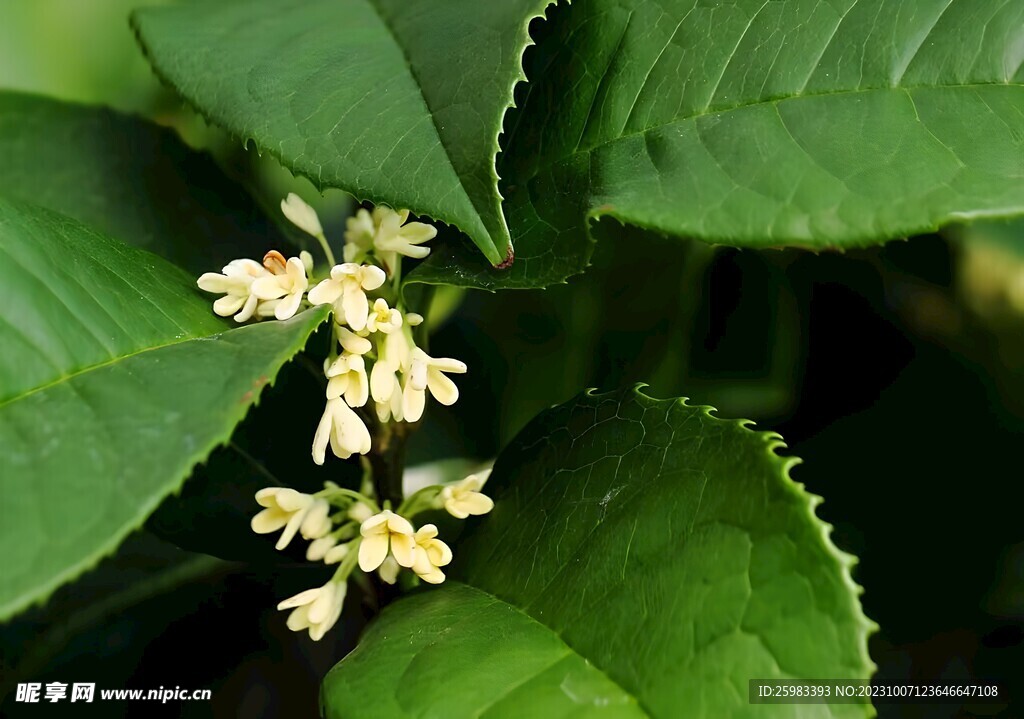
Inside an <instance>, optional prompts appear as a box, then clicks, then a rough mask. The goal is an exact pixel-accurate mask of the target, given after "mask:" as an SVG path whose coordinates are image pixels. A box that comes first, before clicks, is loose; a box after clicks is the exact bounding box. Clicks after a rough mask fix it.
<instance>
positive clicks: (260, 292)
mask: <svg viewBox="0 0 1024 719" xmlns="http://www.w3.org/2000/svg"><path fill="white" fill-rule="evenodd" d="M281 211H282V213H283V214H284V215H285V217H287V218H288V219H289V220H290V221H291V222H292V223H293V224H294V225H295V226H296V227H298V228H299V229H300V230H302V231H303V232H306V233H308V234H309V235H311V236H313V237H314V238H316V239H317V240H318V241H319V242H320V244H321V247H322V248H323V250H324V254H325V255H326V256H327V259H328V262H329V263H330V264H331V265H332V267H331V270H330V276H329V277H326V278H324V279H322V280H321V281H320V282H317V283H316V284H315V285H313V282H311V280H310V275H311V274H312V272H313V261H312V257H311V256H310V255H309V253H308V252H302V253H300V255H299V256H298V257H291V258H288V259H287V260H286V259H285V258H284V256H283V255H281V253H280V252H278V251H276V250H272V251H270V252H268V253H267V254H266V256H264V258H263V263H262V264H260V263H258V262H256V261H254V260H247V259H241V260H234V261H232V262H231V263H229V264H228V265H227V266H226V267H225V268H224V269H223V272H222V274H216V273H212V272H208V273H206V274H204V275H203V276H202V277H200V278H199V282H198V284H199V287H200V288H201V289H203V290H206V291H207V292H215V293H218V294H222V295H224V296H223V297H221V298H219V299H218V300H217V301H216V302H214V304H213V309H214V311H215V312H216V313H217V314H219V315H221V316H224V317H226V316H229V315H234V318H235V320H236V321H237V322H247V321H249V320H250V319H257V320H258V319H262V318H266V317H270V316H273V317H276V318H277V319H279V320H285V319H288V318H290V317H292V316H293V315H294V314H295V313H296V312H298V310H299V309H300V308H301V307H302V306H303V303H304V302H305V303H308V304H309V305H330V307H331V309H332V316H333V322H332V332H333V337H334V339H333V341H332V343H331V352H330V356H329V357H328V358H327V360H326V361H325V362H324V374H325V375H326V378H327V393H326V394H327V397H326V399H327V402H326V406H325V408H324V411H323V415H322V416H321V418H320V422H319V424H318V426H317V428H316V433H315V435H314V437H313V448H312V454H313V461H314V462H316V463H317V464H323V463H324V460H325V457H326V453H327V448H328V447H330V448H331V451H332V452H333V453H334V454H335V455H336V456H337V457H340V458H341V459H348V458H349V457H351V456H353V455H364V454H366V453H367V452H369V451H370V448H371V444H372V441H371V438H370V430H369V428H368V427H367V425H366V422H365V417H363V416H360V414H359V413H358V412H357V410H359V409H360V408H362V407H365V406H367V405H368V404H369V402H370V400H372V401H373V410H374V415H375V416H376V419H377V420H378V421H379V422H381V423H385V422H417V421H419V419H420V418H421V417H422V416H423V410H424V407H425V405H426V398H427V394H428V393H429V394H430V395H431V396H433V397H434V399H436V400H437V401H438V402H440V403H441V404H444V405H451V404H454V403H455V402H456V400H458V398H459V389H458V387H457V386H456V385H455V383H454V382H453V381H452V380H451V378H450V377H448V376H447V375H448V374H462V373H465V372H466V365H465V363H463V362H460V361H459V360H454V359H448V358H436V357H431V356H430V355H428V354H427V353H426V352H424V351H423V349H422V348H420V347H418V346H417V345H416V342H415V340H414V338H413V328H415V327H416V326H418V325H419V324H421V323H422V322H423V317H422V316H421V315H419V314H417V313H415V312H409V311H406V309H405V307H404V306H403V304H402V301H401V292H400V286H399V283H400V281H401V264H400V261H401V257H403V256H404V257H412V258H416V259H422V258H424V257H426V256H427V255H428V254H430V249H429V248H427V247H424V246H423V245H424V243H426V242H428V241H429V240H431V239H433V238H434V236H435V235H436V234H437V230H436V229H435V228H433V227H431V226H430V225H427V224H424V223H422V222H409V221H408V219H409V211H408V210H402V211H401V212H396V211H394V210H391V209H389V208H387V207H378V208H376V209H375V210H373V212H372V213H371V212H369V211H367V210H365V209H360V210H359V211H358V212H357V213H356V215H355V217H352V218H350V219H349V220H348V225H347V230H346V232H345V251H344V259H345V262H343V263H341V264H335V263H334V256H333V254H332V252H331V249H330V246H329V245H328V244H327V239H326V237H325V236H324V230H323V226H322V225H321V223H320V218H319V217H318V216H317V214H316V211H315V210H314V209H313V208H312V207H310V206H309V205H307V204H306V203H305V202H303V201H302V199H300V198H299V197H298V196H297V195H295V194H294V193H292V194H290V195H288V197H287V198H286V199H285V200H283V201H282V202H281ZM389 278H390V282H389V281H388V280H389ZM311 285H313V286H312V287H311ZM371 419H372V418H371Z"/></svg>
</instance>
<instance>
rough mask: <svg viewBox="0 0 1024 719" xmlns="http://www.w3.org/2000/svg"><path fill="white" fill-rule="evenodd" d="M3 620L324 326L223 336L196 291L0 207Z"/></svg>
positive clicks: (140, 506) (196, 456)
mask: <svg viewBox="0 0 1024 719" xmlns="http://www.w3.org/2000/svg"><path fill="white" fill-rule="evenodd" d="M0 255H2V256H3V258H4V261H3V262H2V263H0V288H2V291H0V294H2V299H3V302H2V303H0V326H2V327H3V332H4V343H3V348H2V350H0V493H2V495H3V498H4V501H3V503H2V508H3V509H2V512H3V514H2V521H0V551H2V553H3V555H4V557H5V558H6V559H5V567H4V573H3V579H2V582H0V618H3V617H7V616H10V615H11V614H12V613H14V612H16V611H18V610H19V609H21V608H24V607H26V606H27V605H29V604H30V603H32V602H35V601H39V600H42V599H43V598H45V597H46V596H47V595H48V594H49V593H50V592H52V591H53V589H54V588H56V587H57V586H59V585H60V584H62V583H63V582H66V581H68V580H70V579H73V578H74V577H75V576H77V575H78V574H80V573H81V572H82V571H84V570H86V569H88V568H89V567H91V566H93V565H94V564H95V563H96V562H97V561H98V560H99V559H100V558H101V557H102V556H104V555H105V554H108V553H110V552H111V551H112V550H113V549H114V548H115V547H116V546H117V544H118V543H119V542H120V541H121V540H122V539H123V538H124V537H125V536H126V535H127V534H128V533H129V532H130V531H131V530H133V529H134V528H136V527H138V526H139V525H140V524H141V523H142V522H143V520H145V518H146V517H147V516H148V515H149V513H150V512H152V511H153V509H155V508H156V506H157V504H159V502H160V501H161V500H162V499H163V498H164V497H165V496H166V495H167V494H169V493H171V492H174V491H176V490H177V489H178V488H179V487H180V486H181V482H182V480H183V479H184V478H185V477H186V476H187V475H188V473H189V471H190V470H191V468H192V466H193V465H194V464H195V463H196V462H199V461H201V460H202V459H203V458H205V457H206V455H207V454H208V453H209V452H210V450H212V449H213V448H214V447H215V446H217V445H218V444H222V443H224V442H226V441H227V440H228V438H229V437H230V435H231V431H232V428H233V427H234V426H235V424H236V423H237V422H238V421H239V420H241V418H242V417H243V416H244V415H245V413H246V412H247V411H248V410H249V408H250V407H251V406H252V405H253V403H254V402H255V401H256V398H257V397H258V395H259V393H260V390H261V389H262V388H263V386H264V385H266V384H268V383H270V382H271V381H272V380H273V379H274V376H275V375H276V373H277V371H278V369H279V368H280V367H281V365H283V364H284V363H285V362H287V361H288V360H289V359H290V358H291V357H292V356H293V355H294V354H295V353H296V352H298V351H299V350H300V349H301V348H302V346H303V345H304V344H305V342H306V338H307V337H308V336H309V335H310V333H311V332H313V330H314V329H315V328H316V327H317V325H319V324H320V322H322V321H323V319H324V316H325V313H324V311H323V310H322V309H316V310H312V311H308V312H304V313H302V314H301V315H299V316H297V317H295V318H293V319H291V320H289V321H287V322H266V323H262V324H257V325H253V326H246V327H240V328H232V325H231V324H230V323H228V322H226V321H224V320H221V319H220V318H218V317H216V316H215V315H214V314H213V312H212V310H211V308H210V298H208V297H205V296H202V293H200V292H199V291H198V290H197V289H196V288H195V279H194V278H193V277H192V276H190V275H188V274H186V273H185V272H183V271H181V270H179V269H178V268H176V267H174V266H173V265H171V264H169V263H167V262H165V261H163V260H161V259H160V258H158V257H156V256H154V255H151V254H149V253H148V252H144V251H141V250H138V249H135V248H132V247H128V246H126V245H123V244H121V243H120V242H117V241H114V240H111V239H110V238H108V237H106V236H105V235H103V234H100V233H98V232H96V231H93V230H91V229H89V228H88V227H86V226H84V225H82V224H80V223H78V222H77V221H75V220H72V219H71V218H68V217H67V216H64V215H60V214H57V213H55V212H52V211H50V210H46V209H43V208H39V207H36V206H32V205H28V204H24V203H21V202H19V201H12V200H6V199H0Z"/></svg>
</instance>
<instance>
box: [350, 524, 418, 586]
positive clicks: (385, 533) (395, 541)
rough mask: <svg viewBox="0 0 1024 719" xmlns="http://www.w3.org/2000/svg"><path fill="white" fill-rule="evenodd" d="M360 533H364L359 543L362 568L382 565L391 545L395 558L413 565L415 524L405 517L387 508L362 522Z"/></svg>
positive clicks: (370, 570)
mask: <svg viewBox="0 0 1024 719" xmlns="http://www.w3.org/2000/svg"><path fill="white" fill-rule="evenodd" d="M359 533H360V534H362V535H363V541H362V542H360V543H359V568H360V569H362V570H363V571H364V572H372V571H373V570H374V569H376V568H377V567H379V566H380V565H381V564H382V563H383V562H384V559H385V558H386V557H387V556H388V548H389V547H390V549H391V553H392V554H393V555H394V556H395V561H397V562H398V563H399V564H401V565H402V566H403V567H411V566H412V562H413V551H412V550H413V547H414V546H415V543H414V541H413V529H412V525H411V524H409V520H408V519H406V518H405V517H401V516H399V515H397V514H395V513H394V512H392V511H391V510H390V509H385V510H384V511H383V512H381V513H379V514H375V515H373V516H372V517H370V518H369V519H367V520H366V521H365V522H363V524H362V526H360V527H359Z"/></svg>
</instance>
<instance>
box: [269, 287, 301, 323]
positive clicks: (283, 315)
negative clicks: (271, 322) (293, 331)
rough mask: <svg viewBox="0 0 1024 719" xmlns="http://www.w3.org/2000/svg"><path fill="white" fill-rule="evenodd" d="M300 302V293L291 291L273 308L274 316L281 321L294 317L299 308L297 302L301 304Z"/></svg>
mask: <svg viewBox="0 0 1024 719" xmlns="http://www.w3.org/2000/svg"><path fill="white" fill-rule="evenodd" d="M301 302H302V293H301V292H293V293H292V294H290V295H288V296H287V297H285V298H284V299H283V300H281V302H280V304H278V305H277V307H275V308H274V317H276V318H277V319H279V320H282V321H283V320H286V319H289V318H291V317H294V316H295V313H296V312H298V310H299V304H301Z"/></svg>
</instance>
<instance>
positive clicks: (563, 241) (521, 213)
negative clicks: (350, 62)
mask: <svg viewBox="0 0 1024 719" xmlns="http://www.w3.org/2000/svg"><path fill="white" fill-rule="evenodd" d="M552 15H553V18H552V20H551V21H550V22H549V26H548V27H547V28H545V30H546V31H547V32H548V33H549V34H548V36H547V37H546V38H543V39H539V40H538V47H537V48H536V52H535V54H534V55H533V62H532V63H530V62H528V67H527V75H528V77H529V78H530V84H529V85H528V86H527V91H528V96H527V98H526V100H525V102H524V103H522V108H521V110H520V111H519V112H517V113H516V119H517V120H518V122H517V123H515V124H514V126H513V129H512V130H511V131H510V137H509V140H508V142H507V143H506V145H507V146H506V152H505V153H504V154H503V155H502V163H501V166H500V167H499V174H500V175H501V176H502V178H503V180H504V181H505V183H506V184H507V188H506V189H504V190H503V191H504V194H505V196H506V198H507V200H506V202H505V206H504V209H505V215H506V217H507V218H508V223H509V227H510V229H511V232H512V239H513V243H514V245H515V247H516V256H517V259H518V260H525V259H528V260H529V261H528V263H527V262H521V263H519V264H520V266H519V267H516V266H513V268H512V270H511V272H508V273H500V272H495V271H493V270H491V269H490V268H488V267H486V266H485V265H484V264H483V263H481V262H480V261H479V260H478V259H477V258H476V257H475V256H473V255H471V254H469V253H466V252H465V250H464V248H462V247H459V246H458V245H454V246H451V247H448V248H445V251H443V252H437V253H435V255H434V256H432V257H431V258H429V259H428V261H427V262H426V263H425V264H424V265H423V266H422V267H421V268H419V269H418V270H416V271H415V273H414V274H413V275H411V276H410V278H409V280H410V281H416V280H419V281H422V282H428V283H434V284H436V283H449V282H451V283H455V284H463V285H466V286H470V287H484V288H489V289H497V288H503V287H528V286H543V285H547V284H551V283H554V282H560V281H563V280H564V279H565V278H566V277H567V276H569V275H571V274H574V273H578V272H581V271H582V270H583V269H584V268H585V267H586V265H587V262H588V259H589V256H590V249H591V242H590V239H589V235H588V228H587V224H588V222H589V221H592V220H593V219H594V218H598V217H602V216H607V217H613V218H615V219H617V220H619V221H621V222H624V223H629V224H634V225H638V226H641V227H644V228H647V229H651V230H656V231H659V232H662V233H665V234H669V235H683V236H688V237H695V238H699V239H702V240H705V241H707V242H717V243H723V244H729V245H736V246H743V247H775V246H780V245H792V246H798V247H806V248H812V249H825V248H846V247H859V246H864V245H868V244H872V243H877V242H881V241H884V240H888V239H891V238H896V237H902V236H906V235H911V234H916V233H922V232H928V231H932V230H934V229H936V228H937V227H939V226H942V225H945V224H947V223H950V222H957V221H963V220H970V219H974V218H979V217H992V216H1011V215H1019V214H1021V213H1024V162H1022V161H1021V158H1022V157H1024V131H1022V130H1021V127H1022V118H1024V84H1022V83H1024V66H1022V62H1024V51H1022V48H1024V44H1022V42H1024V4H1022V3H1008V2H1005V0H969V1H968V0H959V1H957V0H920V1H918V2H913V3H899V2H888V1H887V0H837V1H836V2H821V1H820V0H793V1H792V2H766V1H765V0H738V1H737V2H730V3H705V2H698V0H660V1H659V2H649V1H647V0H593V1H592V2H587V3H577V4H573V5H572V6H570V7H565V6H559V7H558V8H557V9H556V10H554V11H552Z"/></svg>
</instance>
